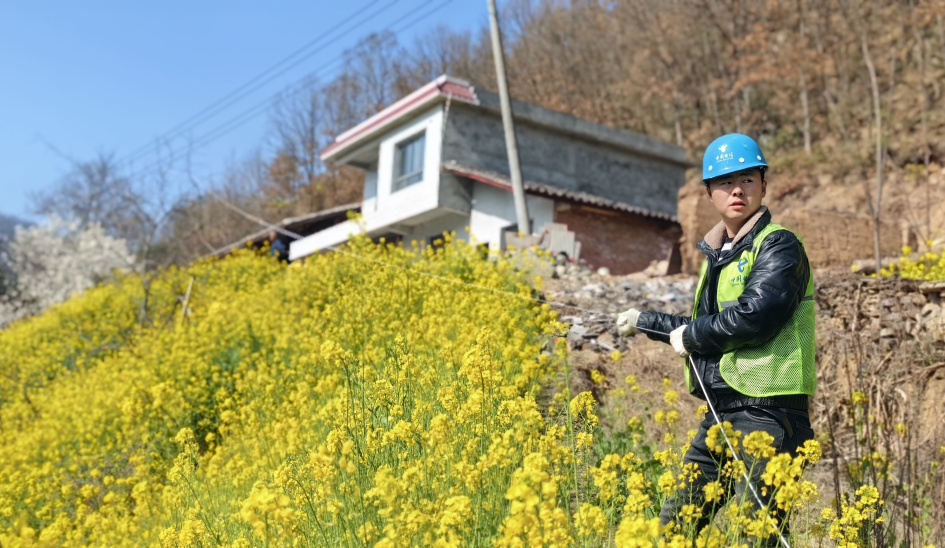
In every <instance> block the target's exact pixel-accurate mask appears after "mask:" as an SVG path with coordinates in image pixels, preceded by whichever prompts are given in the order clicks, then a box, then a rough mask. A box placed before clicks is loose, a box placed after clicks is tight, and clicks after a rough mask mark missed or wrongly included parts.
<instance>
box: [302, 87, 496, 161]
mask: <svg viewBox="0 0 945 548" xmlns="http://www.w3.org/2000/svg"><path fill="white" fill-rule="evenodd" d="M441 96H442V97H447V96H451V97H452V98H454V99H458V100H461V101H464V102H468V103H473V104H478V103H479V99H478V98H477V97H476V92H475V90H474V89H473V87H472V86H471V85H470V84H467V83H466V82H463V81H461V80H453V79H451V78H449V77H448V76H440V77H439V78H437V79H436V80H434V81H432V82H430V83H429V84H427V85H425V86H423V87H421V88H419V89H418V90H416V91H414V92H413V93H411V94H410V95H408V96H406V97H404V98H403V99H401V100H400V101H397V102H396V103H394V104H392V105H390V106H389V107H387V108H385V109H384V110H382V111H380V112H378V113H377V114H375V115H374V116H371V117H370V118H368V119H367V120H365V121H363V122H361V123H360V124H358V125H356V126H354V127H353V128H351V129H349V130H348V131H345V132H344V133H342V134H340V135H338V137H336V138H335V140H334V141H332V142H331V144H329V145H328V146H326V147H325V148H323V149H322V150H321V151H319V153H318V155H319V156H320V157H321V158H322V160H324V159H325V158H326V157H327V156H330V155H331V154H332V153H334V152H335V151H337V150H338V149H340V148H343V147H345V146H347V145H350V144H351V143H353V142H355V141H357V140H359V139H362V138H363V137H365V136H367V135H368V134H370V133H371V132H372V131H374V130H375V129H377V128H378V127H380V126H383V125H384V124H387V123H388V122H390V121H392V120H394V119H396V118H398V117H400V116H402V115H403V114H405V113H407V112H409V111H411V110H413V109H415V108H416V107H418V106H420V105H422V104H424V103H426V102H428V101H430V100H431V99H434V98H436V97H441Z"/></svg>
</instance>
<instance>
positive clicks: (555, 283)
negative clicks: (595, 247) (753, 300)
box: [544, 262, 696, 353]
mask: <svg viewBox="0 0 945 548" xmlns="http://www.w3.org/2000/svg"><path fill="white" fill-rule="evenodd" d="M659 267H660V265H657V264H654V265H653V266H652V267H651V268H648V269H647V270H645V271H643V272H638V273H634V274H630V275H628V276H611V275H610V273H609V272H607V269H604V268H601V269H599V270H597V271H593V270H591V269H589V268H587V266H586V265H585V264H583V263H570V262H558V264H556V265H555V273H554V275H553V276H552V279H550V280H547V281H546V282H545V284H544V289H545V296H546V297H547V298H548V299H549V300H550V301H551V302H553V303H556V305H558V306H556V308H557V309H558V311H559V316H560V318H561V320H562V321H564V322H567V323H569V324H570V325H571V329H570V331H569V333H568V342H569V344H570V346H571V348H573V349H578V350H581V349H583V350H594V351H597V352H602V353H610V352H613V351H614V350H620V351H621V352H625V351H626V350H627V349H628V342H627V340H626V339H625V338H624V337H621V336H620V334H619V333H617V326H616V323H615V319H616V316H617V314H619V313H620V312H623V311H625V310H627V309H628V308H637V309H639V310H657V311H661V312H668V313H670V314H683V315H688V314H689V313H690V312H691V311H692V302H693V293H694V291H695V282H696V280H695V277H693V276H688V275H683V274H677V275H673V276H660V275H658V273H659Z"/></svg>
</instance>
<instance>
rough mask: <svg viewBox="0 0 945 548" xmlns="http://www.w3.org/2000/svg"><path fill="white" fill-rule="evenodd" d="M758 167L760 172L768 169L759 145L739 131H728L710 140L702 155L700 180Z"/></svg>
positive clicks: (705, 181) (706, 181) (706, 182)
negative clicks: (726, 133)
mask: <svg viewBox="0 0 945 548" xmlns="http://www.w3.org/2000/svg"><path fill="white" fill-rule="evenodd" d="M753 167H760V168H761V172H762V174H764V171H765V170H766V169H768V163H767V162H765V156H764V154H762V153H761V147H759V146H758V143H756V142H755V140H754V139H752V138H751V137H749V136H747V135H742V134H741V133H729V134H728V135H723V136H721V137H719V138H718V139H716V140H714V141H712V144H711V145H709V148H707V149H705V155H704V156H703V157H702V181H703V182H704V183H705V184H709V180H710V179H715V178H716V177H721V176H722V175H728V174H729V173H735V172H736V171H741V170H743V169H750V168H753Z"/></svg>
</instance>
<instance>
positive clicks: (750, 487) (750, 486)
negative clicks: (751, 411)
mask: <svg viewBox="0 0 945 548" xmlns="http://www.w3.org/2000/svg"><path fill="white" fill-rule="evenodd" d="M636 330H637V331H642V332H644V333H650V334H653V335H662V336H664V337H668V336H669V333H663V332H662V331H655V330H653V329H646V328H645V327H637V328H636ZM689 365H690V366H692V372H693V374H694V375H695V376H696V380H697V381H699V388H701V389H702V395H703V396H705V402H706V403H707V404H708V406H709V411H711V412H712V418H714V419H715V424H717V425H719V431H720V432H721V433H722V438H723V439H724V440H725V445H727V446H728V449H729V451H731V452H732V458H733V459H735V460H736V461H742V458H741V457H740V456H739V455H738V451H736V450H735V447H734V446H733V445H732V442H731V441H729V439H728V435H727V434H726V433H725V427H724V426H722V419H720V418H719V414H718V413H717V412H716V411H715V405H713V404H712V398H710V397H709V391H708V390H707V389H706V387H705V383H704V382H702V374H701V373H699V369H698V368H697V367H696V363H695V362H694V361H693V360H692V354H690V355H689ZM744 475H745V485H747V486H748V490H749V491H751V494H752V496H754V498H755V502H757V503H758V507H759V508H764V507H765V506H766V505H765V503H764V501H763V500H762V499H761V495H759V494H758V491H757V490H756V489H755V484H754V483H752V482H751V477H750V476H749V475H748V469H747V467H746V469H745V472H744ZM778 540H780V541H781V545H782V546H784V548H791V545H790V544H788V541H787V539H785V538H784V535H782V534H781V532H780V531H778Z"/></svg>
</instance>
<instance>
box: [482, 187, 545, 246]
mask: <svg viewBox="0 0 945 548" xmlns="http://www.w3.org/2000/svg"><path fill="white" fill-rule="evenodd" d="M525 203H526V204H527V205H528V216H529V218H530V220H531V223H532V232H534V233H538V232H540V231H541V228H542V227H543V226H545V224H547V223H550V222H552V221H554V202H553V201H552V200H549V199H547V198H542V197H540V196H526V197H525ZM515 217H516V216H515V200H514V199H513V197H512V193H511V192H510V191H508V190H502V189H500V188H496V187H494V186H490V185H487V184H483V183H479V182H476V183H473V209H472V213H471V214H470V221H469V228H470V234H471V235H472V236H473V238H474V239H475V241H477V242H479V243H487V244H489V246H490V247H498V246H499V244H500V242H501V241H502V231H503V229H505V228H507V227H509V226H511V225H514V224H516V223H517V221H516V218H515Z"/></svg>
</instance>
